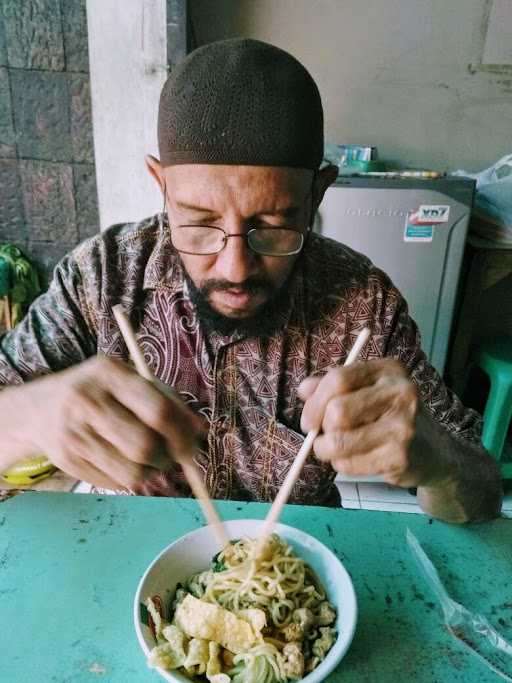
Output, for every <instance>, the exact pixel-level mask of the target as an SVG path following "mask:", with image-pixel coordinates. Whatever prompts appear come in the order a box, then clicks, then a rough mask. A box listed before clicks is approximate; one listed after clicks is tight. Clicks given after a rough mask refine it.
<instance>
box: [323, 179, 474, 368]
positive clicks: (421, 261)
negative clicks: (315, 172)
mask: <svg viewBox="0 0 512 683" xmlns="http://www.w3.org/2000/svg"><path fill="white" fill-rule="evenodd" d="M473 187H474V185H473V183H471V182H468V181H459V182H458V183H457V184H454V183H450V182H449V181H435V182H430V183H425V182H424V181H423V182H420V183H419V184H418V183H417V184H416V186H414V184H413V183H411V182H410V181H408V182H407V183H406V184H405V185H404V183H403V181H400V180H398V181H394V182H390V181H387V182H384V183H382V184H379V183H378V182H375V181H373V182H368V181H366V183H365V181H364V180H359V179H350V180H348V181H347V183H346V184H340V185H334V186H332V187H331V188H329V189H328V190H327V192H326V195H325V197H324V200H323V202H322V204H321V207H320V210H319V213H318V216H317V220H316V225H315V227H316V230H317V231H318V232H320V233H321V234H322V235H325V236H326V237H331V238H333V239H335V240H338V241H340V242H343V243H344V244H347V245H348V246H349V247H351V248H353V249H355V250H356V251H360V252H362V253H363V254H365V255H366V256H368V257H369V258H370V259H371V260H372V261H373V263H374V264H375V265H376V266H378V267H379V268H381V269H382V270H384V271H385V272H386V273H387V274H388V275H389V276H390V277H391V279H392V280H393V282H394V284H395V285H396V286H397V287H398V289H399V290H400V291H401V292H402V294H403V295H404V297H405V299H406V300H407V302H408V304H409V309H410V313H411V316H412V317H413V318H414V320H415V321H416V323H417V324H418V327H419V329H420V332H421V336H422V347H423V349H424V351H425V353H426V354H427V356H428V358H429V360H430V362H431V363H432V364H433V365H434V367H435V368H436V369H437V370H438V371H439V372H440V373H441V374H442V373H443V371H444V366H445V362H446V355H447V350H448V342H449V336H450V329H451V324H452V318H453V311H454V305H455V296H456V291H457V283H458V278H459V271H460V265H461V260H462V255H463V249H464V243H465V240H466V233H467V228H468V221H469V214H470V209H471V201H472V195H473ZM434 219H435V220H436V221H438V220H439V221H442V222H438V223H437V224H435V225H433V224H430V226H429V224H427V223H426V222H425V221H427V220H434Z"/></svg>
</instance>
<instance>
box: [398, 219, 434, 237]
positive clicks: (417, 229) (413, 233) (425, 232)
mask: <svg viewBox="0 0 512 683" xmlns="http://www.w3.org/2000/svg"><path fill="white" fill-rule="evenodd" d="M433 238H434V226H433V225H411V224H410V223H409V221H407V222H406V224H405V231H404V242H432V239H433Z"/></svg>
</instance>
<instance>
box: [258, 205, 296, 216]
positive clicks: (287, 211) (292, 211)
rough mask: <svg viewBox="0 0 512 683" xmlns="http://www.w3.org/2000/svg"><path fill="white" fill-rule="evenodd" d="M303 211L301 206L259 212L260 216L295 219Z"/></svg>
mask: <svg viewBox="0 0 512 683" xmlns="http://www.w3.org/2000/svg"><path fill="white" fill-rule="evenodd" d="M300 211H301V207H300V206H285V207H283V208H281V209H264V210H263V211H258V213H257V215H259V216H283V217H284V218H293V217H295V216H296V215H297V214H298V213H299V212H300Z"/></svg>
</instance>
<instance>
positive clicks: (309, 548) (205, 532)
mask: <svg viewBox="0 0 512 683" xmlns="http://www.w3.org/2000/svg"><path fill="white" fill-rule="evenodd" d="M262 524H263V522H262V520H257V519H241V520H233V521H230V522H226V527H227V532H228V535H229V537H230V538H242V537H244V536H245V537H249V538H257V537H258V534H259V530H260V528H261V526H262ZM275 531H276V532H277V533H278V534H279V535H280V536H281V538H284V539H285V540H286V541H287V542H288V543H289V544H290V545H291V546H292V547H293V549H294V551H295V552H296V554H297V556H298V557H300V558H302V559H303V560H304V561H305V562H306V563H307V564H309V566H310V567H311V568H312V569H313V570H314V571H315V573H316V575H317V576H318V578H319V579H320V581H321V582H322V585H323V586H324V588H325V590H326V591H327V597H328V599H329V600H330V602H331V603H333V605H335V607H336V609H337V612H338V617H337V621H336V624H335V626H336V630H337V632H338V637H337V639H336V642H335V643H334V645H333V646H332V648H331V649H330V650H329V653H328V654H327V656H326V658H325V659H324V661H323V662H322V663H321V664H319V666H317V668H316V669H315V670H314V671H312V672H311V673H310V674H308V675H307V676H306V677H305V678H303V679H302V681H303V683H321V681H323V680H325V678H326V677H327V676H328V675H329V674H330V673H331V671H332V670H333V669H334V668H335V667H336V666H337V665H338V663H339V662H340V660H341V659H342V657H343V655H344V654H345V652H346V651H347V650H348V648H349V646H350V643H351V641H352V637H353V635H354V631H355V627H356V621H357V602H356V595H355V592H354V587H353V585H352V581H351V580H350V576H349V575H348V573H347V571H346V569H345V568H344V567H343V565H342V564H341V562H340V561H339V560H338V558H337V557H336V556H335V555H334V554H333V553H332V552H331V551H330V550H329V549H328V548H326V547H325V545H323V543H320V541H317V540H316V538H313V536H309V534H305V533H304V532H303V531H299V529H295V528H293V527H290V526H285V525H284V524H277V525H276V527H275ZM218 550H219V548H218V544H217V542H216V540H215V536H214V535H213V533H212V531H211V529H210V528H209V527H202V528H200V529H196V530H195V531H192V532H191V533H189V534H186V535H185V536H182V537H181V538H179V539H178V540H177V541H175V542H174V543H171V545H169V546H168V547H167V548H165V550H163V551H162V552H161V553H160V554H159V555H158V556H157V557H156V558H155V560H153V562H152V563H151V564H150V566H149V567H148V569H147V570H146V573H145V574H144V576H143V577H142V579H141V580H140V583H139V586H138V588H137V593H136V595H135V601H134V605H133V618H134V622H135V630H136V632H137V637H138V639H139V643H140V645H141V647H142V649H143V651H144V655H145V656H146V657H147V656H148V655H149V652H150V651H151V649H152V648H153V647H154V646H155V640H154V638H153V635H152V633H151V631H150V629H149V628H148V626H146V625H145V624H143V623H142V621H141V608H140V605H141V603H144V602H145V601H146V599H147V598H149V597H153V596H155V595H158V596H160V598H161V600H162V604H163V605H165V606H166V607H167V606H168V605H169V603H170V602H171V599H172V596H173V595H174V592H175V590H176V584H177V583H180V582H185V581H186V580H187V579H188V578H189V577H190V576H191V575H192V574H195V573H197V572H200V571H204V570H205V569H207V568H208V567H209V566H210V561H211V559H212V557H213V556H214V555H215V553H217V552H218ZM157 671H158V672H159V674H160V675H161V676H162V678H164V679H165V680H166V681H171V683H190V679H189V678H187V677H186V676H183V675H182V674H180V673H178V672H177V671H165V670H164V669H160V668H159V669H157Z"/></svg>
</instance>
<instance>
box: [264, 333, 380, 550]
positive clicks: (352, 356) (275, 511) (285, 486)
mask: <svg viewBox="0 0 512 683" xmlns="http://www.w3.org/2000/svg"><path fill="white" fill-rule="evenodd" d="M369 336H370V330H369V329H368V328H367V327H365V328H363V329H362V330H361V331H360V332H359V334H358V335H357V339H356V341H355V342H354V346H353V347H352V349H351V350H350V353H349V354H348V356H347V358H346V360H345V362H344V363H343V366H346V365H350V364H351V363H353V362H354V361H355V360H356V359H357V357H358V356H359V354H360V353H361V351H362V350H363V348H364V347H365V345H366V342H367V341H368V338H369ZM318 434H319V430H318V429H312V430H311V431H310V432H308V434H307V436H306V438H305V439H304V443H303V444H302V446H301V447H300V450H299V452H298V453H297V455H296V456H295V459H294V461H293V463H292V465H291V467H290V469H289V470H288V474H287V475H286V478H285V480H284V481H283V483H282V484H281V488H280V489H279V491H278V493H277V496H276V497H275V500H274V502H273V503H272V507H271V508H270V510H269V512H268V514H267V516H266V518H265V521H264V523H263V528H262V530H261V534H260V538H259V541H258V544H257V546H256V549H255V553H254V556H255V557H256V558H257V557H259V556H260V555H261V552H262V550H263V548H264V547H265V545H266V543H267V539H268V537H269V536H270V534H271V532H272V528H273V527H274V524H275V523H276V522H277V520H278V519H279V517H280V515H281V512H282V510H283V507H284V505H285V503H286V501H287V500H288V498H289V497H290V494H291V492H292V489H293V487H294V485H295V482H296V481H297V479H298V477H299V474H300V473H301V471H302V468H303V467H304V463H305V462H306V459H307V457H308V455H309V452H310V450H311V448H312V446H313V442H314V440H315V439H316V437H317V436H318Z"/></svg>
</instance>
